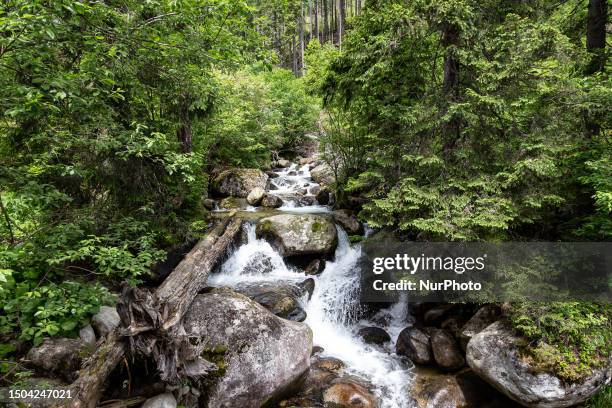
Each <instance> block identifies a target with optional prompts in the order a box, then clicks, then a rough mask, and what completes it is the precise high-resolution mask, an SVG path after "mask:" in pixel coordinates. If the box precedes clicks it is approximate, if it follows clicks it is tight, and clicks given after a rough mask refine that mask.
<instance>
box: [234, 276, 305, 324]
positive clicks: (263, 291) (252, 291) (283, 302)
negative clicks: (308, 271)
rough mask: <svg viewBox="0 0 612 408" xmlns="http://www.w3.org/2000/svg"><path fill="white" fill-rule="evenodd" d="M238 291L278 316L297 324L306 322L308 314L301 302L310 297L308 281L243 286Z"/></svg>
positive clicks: (239, 286) (238, 287)
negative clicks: (303, 298) (301, 299)
mask: <svg viewBox="0 0 612 408" xmlns="http://www.w3.org/2000/svg"><path fill="white" fill-rule="evenodd" d="M310 280H312V279H310ZM312 281H313V282H314V280H312ZM236 291H237V292H239V293H242V294H243V295H245V296H248V297H249V298H251V299H253V300H254V301H256V302H257V303H259V304H260V305H262V306H263V307H265V308H266V309H268V310H269V311H270V312H272V313H274V314H275V315H276V316H279V317H282V318H284V319H288V320H293V321H296V322H303V321H304V320H306V312H305V311H304V310H303V309H302V307H301V306H300V301H299V299H300V298H301V297H304V296H306V295H307V294H308V295H309V296H310V293H311V292H310V291H311V289H310V287H309V285H308V283H306V281H304V282H302V283H300V284H294V283H291V282H274V283H250V284H241V285H238V286H237V287H236Z"/></svg>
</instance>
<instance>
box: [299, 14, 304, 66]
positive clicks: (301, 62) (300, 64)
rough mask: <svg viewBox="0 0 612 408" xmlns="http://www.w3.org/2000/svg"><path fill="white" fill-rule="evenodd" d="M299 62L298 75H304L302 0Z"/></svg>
mask: <svg viewBox="0 0 612 408" xmlns="http://www.w3.org/2000/svg"><path fill="white" fill-rule="evenodd" d="M299 24H300V62H299V65H298V76H300V77H301V76H304V2H302V3H301V7H300V18H299Z"/></svg>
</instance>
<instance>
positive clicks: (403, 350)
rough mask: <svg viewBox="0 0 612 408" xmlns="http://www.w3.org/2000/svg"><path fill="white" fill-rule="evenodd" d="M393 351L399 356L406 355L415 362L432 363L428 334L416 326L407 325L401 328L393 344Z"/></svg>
mask: <svg viewBox="0 0 612 408" xmlns="http://www.w3.org/2000/svg"><path fill="white" fill-rule="evenodd" d="M395 352H396V353H397V354H398V355H400V356H405V357H408V358H409V359H410V360H412V362H414V363H415V364H431V363H433V353H432V351H431V345H430V343H429V336H428V335H427V334H426V333H425V332H424V331H422V330H421V329H419V328H416V327H407V328H405V329H404V330H402V332H401V333H400V334H399V337H398V338H397V343H396V344H395Z"/></svg>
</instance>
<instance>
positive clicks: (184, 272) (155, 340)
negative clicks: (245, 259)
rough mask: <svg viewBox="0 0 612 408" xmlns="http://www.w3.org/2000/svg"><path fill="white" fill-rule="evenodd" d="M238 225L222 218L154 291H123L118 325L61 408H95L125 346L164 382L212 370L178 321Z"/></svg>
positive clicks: (84, 368)
mask: <svg viewBox="0 0 612 408" xmlns="http://www.w3.org/2000/svg"><path fill="white" fill-rule="evenodd" d="M241 226H242V220H241V219H239V218H236V217H228V218H227V219H225V220H222V221H221V222H220V223H219V224H218V225H217V226H216V227H214V228H213V230H212V231H211V232H210V233H209V234H208V235H207V236H206V237H205V238H203V239H202V240H200V242H198V244H196V246H195V247H194V248H193V249H192V250H191V252H189V254H187V255H186V256H185V258H184V259H183V260H182V261H181V262H180V263H179V264H178V266H177V267H176V268H175V269H174V270H173V271H172V273H171V274H170V275H169V276H168V277H167V278H166V280H165V281H164V282H163V283H162V284H161V285H160V286H159V287H158V288H157V289H156V290H155V291H154V292H150V291H148V290H146V289H139V288H126V289H124V292H123V295H122V297H121V299H120V300H119V303H118V305H117V310H118V312H119V315H120V316H121V320H122V325H121V326H120V327H118V328H117V329H115V330H114V331H113V332H111V333H109V334H108V336H107V337H106V339H104V341H103V342H102V343H101V344H100V345H99V347H98V349H97V350H96V351H95V352H94V354H93V355H92V356H91V357H90V358H88V359H87V361H86V363H85V365H84V367H83V368H82V369H81V370H80V371H79V377H78V378H77V380H76V381H75V382H74V383H72V385H71V390H72V399H70V400H66V401H65V403H64V404H63V405H67V406H69V407H71V408H94V407H95V406H96V404H97V402H98V400H99V398H100V396H101V394H102V390H103V386H104V383H105V381H106V378H107V377H108V376H109V375H110V373H111V372H112V371H113V369H114V368H115V367H116V366H117V364H119V362H120V361H121V360H122V359H123V358H124V357H125V355H126V352H127V351H128V346H129V350H130V351H132V353H133V355H136V354H144V355H152V356H153V357H154V358H155V359H156V362H157V365H158V370H160V373H161V376H162V378H164V379H176V378H178V376H179V375H188V376H201V375H204V374H206V373H207V372H209V371H211V370H213V369H216V366H215V365H214V364H212V363H210V362H207V361H205V360H203V359H202V358H201V357H200V354H201V350H200V349H201V348H202V347H200V346H199V345H198V344H195V345H194V344H191V343H190V341H189V339H185V338H184V336H181V326H180V321H181V319H182V317H183V315H184V314H185V312H186V311H187V308H188V307H189V305H191V303H192V302H193V300H194V298H195V297H196V295H197V294H198V292H199V291H200V290H201V289H203V288H204V286H205V285H206V280H207V279H208V275H209V274H210V272H211V271H212V270H213V269H214V267H215V266H216V265H217V264H218V263H219V262H220V261H221V260H222V259H223V256H224V255H225V254H226V252H227V250H228V248H229V247H230V246H231V245H232V243H233V242H234V241H235V239H236V237H237V236H238V234H239V232H240V230H241ZM126 338H127V339H128V340H129V344H128V343H126V341H125V339H126Z"/></svg>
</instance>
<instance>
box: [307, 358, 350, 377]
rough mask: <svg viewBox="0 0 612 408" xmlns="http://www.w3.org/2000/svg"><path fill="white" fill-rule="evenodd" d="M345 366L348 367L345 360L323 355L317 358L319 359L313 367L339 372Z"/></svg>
mask: <svg viewBox="0 0 612 408" xmlns="http://www.w3.org/2000/svg"><path fill="white" fill-rule="evenodd" d="M344 367H346V364H344V361H342V360H340V359H338V358H334V357H322V358H319V359H317V361H315V362H314V363H313V364H312V368H315V369H318V370H325V371H330V372H332V373H338V372H340V371H341V370H342V369H343V368H344Z"/></svg>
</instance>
